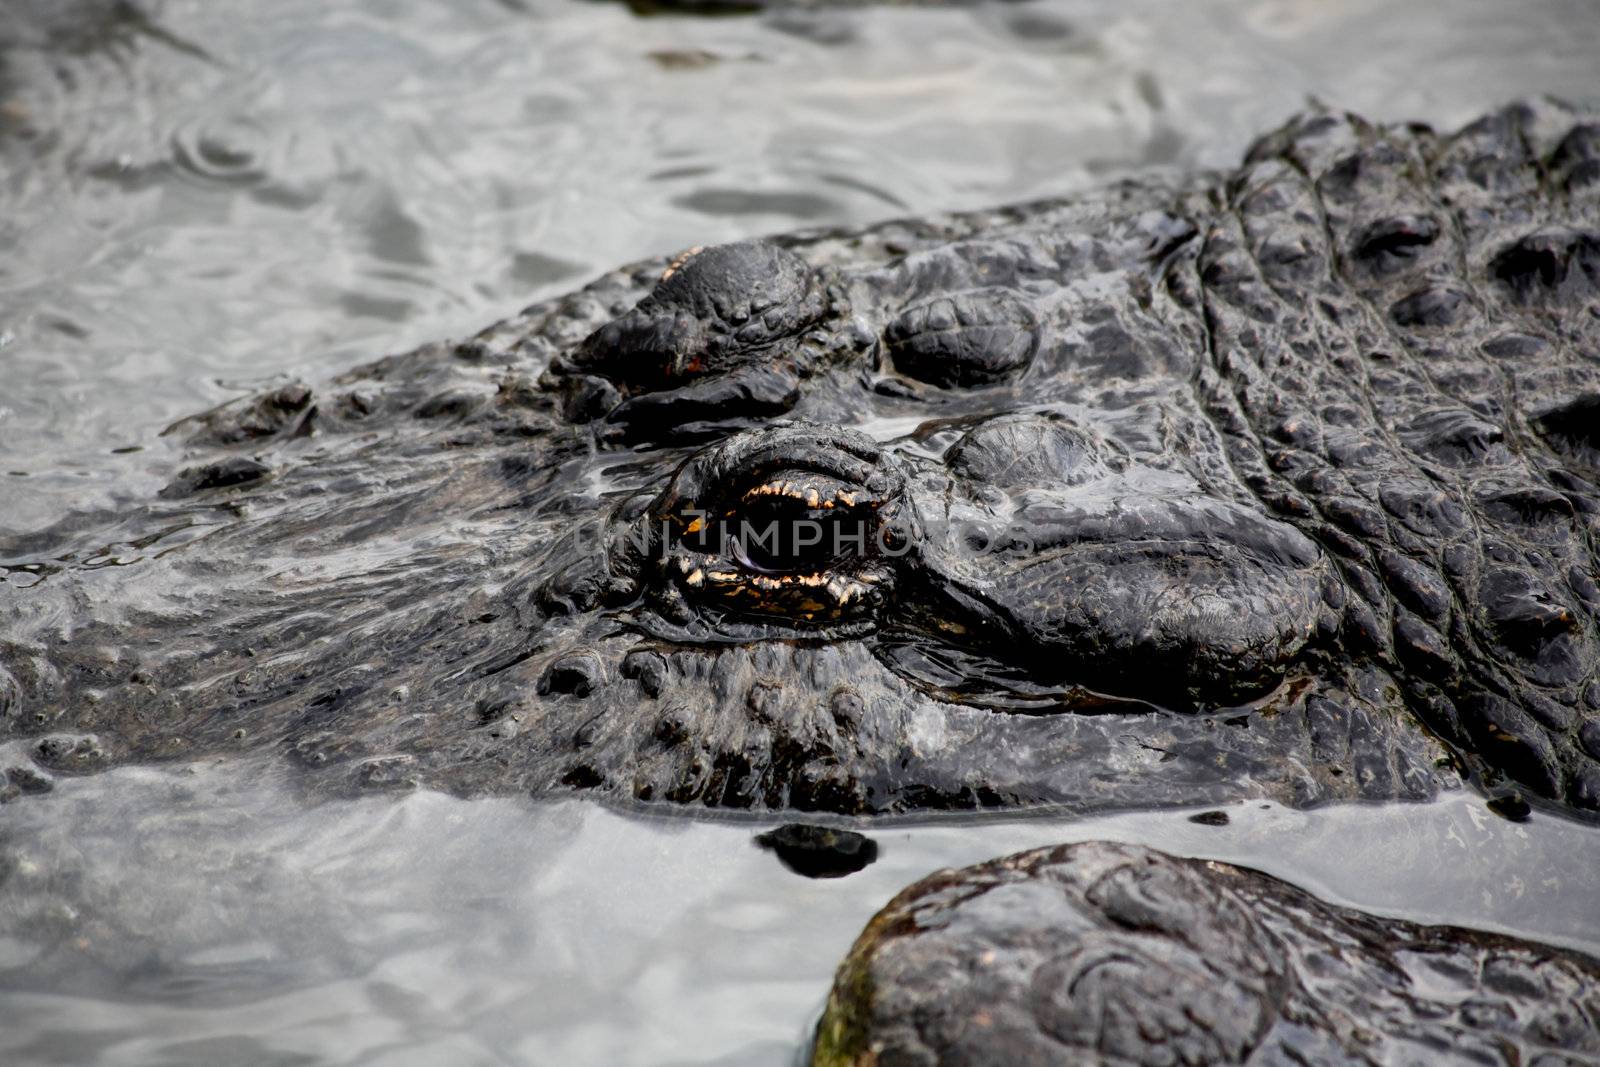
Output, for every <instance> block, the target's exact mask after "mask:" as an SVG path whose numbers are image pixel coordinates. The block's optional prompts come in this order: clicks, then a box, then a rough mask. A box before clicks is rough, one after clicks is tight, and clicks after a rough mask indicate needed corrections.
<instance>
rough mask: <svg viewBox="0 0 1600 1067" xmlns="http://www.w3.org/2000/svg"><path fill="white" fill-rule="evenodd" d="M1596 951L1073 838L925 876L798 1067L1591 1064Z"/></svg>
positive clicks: (864, 957) (902, 900)
mask: <svg viewBox="0 0 1600 1067" xmlns="http://www.w3.org/2000/svg"><path fill="white" fill-rule="evenodd" d="M1597 1056H1600V960H1595V959H1592V958H1590V957H1587V956H1583V955H1580V954H1578V953H1575V952H1571V951H1567V950H1563V949H1559V948H1552V947H1550V946H1548V945H1540V944H1537V943H1534V942H1529V941H1522V940H1518V939H1516V938H1512V937H1506V936H1504V935H1501V934H1491V933H1483V932H1479V931H1474V930H1464V929H1460V928H1457V927H1449V926H1419V925H1417V924H1416V923H1411V922H1406V921H1404V920H1400V919H1385V918H1379V917H1376V916H1371V915H1365V914H1362V913H1361V912H1358V911H1354V910H1352V909H1349V908H1341V907H1337V906H1335V905H1332V904H1327V903H1325V902H1323V901H1320V900H1317V899H1316V898H1315V897H1312V896H1311V895H1310V894H1308V893H1306V892H1304V891H1303V890H1300V889H1296V888H1295V887H1293V886H1291V885H1288V884H1286V883H1284V882H1280V881H1278V880H1277V879H1275V878H1271V877H1269V876H1267V875H1264V874H1260V873H1258V872H1256V871H1252V870H1248V869H1245V868H1242V867H1235V866H1233V865H1232V864H1227V863H1217V862H1212V861H1206V860H1193V859H1178V858H1176V857H1173V856H1168V855H1166V854H1164V853H1161V852H1156V851H1154V850H1153V849H1148V848H1142V847H1140V846H1137V845H1123V844H1112V843H1109V842H1103V841H1090V842H1085V843H1082V844H1076V845H1062V846H1058V847H1056V848H1048V849H1039V850H1037V851H1034V852H1024V853H1021V854H1020V855H1016V856H1008V857H1006V858H1004V859H998V860H991V861H990V862H988V863H983V864H979V865H978V866H975V867H968V868H966V869H965V870H961V871H940V872H939V873H937V874H934V875H932V876H930V877H928V878H926V879H924V880H923V881H921V882H918V883H917V884H915V885H913V886H911V887H910V888H908V889H906V890H904V891H903V892H902V893H900V895H899V896H897V897H895V899H894V900H892V901H890V902H889V904H888V905H887V906H886V907H885V908H884V909H883V911H881V912H879V913H878V914H877V915H876V916H874V918H873V919H872V922H871V923H869V924H868V926H867V928H866V930H864V931H863V932H862V934H861V937H860V938H859V939H858V940H857V941H856V944H855V946H854V948H852V949H851V950H850V954H849V956H847V957H846V959H845V961H844V963H843V964H842V965H841V966H840V968H839V974H838V978H837V979H836V981H835V983H834V987H833V992H832V994H831V996H830V997H829V998H828V1007H827V1010H826V1012H825V1013H824V1014H823V1017H822V1020H821V1022H820V1023H819V1024H818V1028H817V1044H816V1048H815V1052H814V1056H813V1059H812V1063H814V1064H816V1065H817V1067H847V1065H853V1067H866V1065H875V1067H891V1065H893V1067H916V1065H925V1064H926V1065H931V1064H949V1065H952V1067H954V1065H958V1064H991V1063H1004V1064H1011V1065H1016V1067H1025V1065H1031V1064H1060V1063H1072V1064H1084V1065H1086V1067H1087V1065H1093V1064H1151V1065H1155V1064H1185V1065H1188V1064H1194V1065H1199V1064H1225V1063H1253V1064H1304V1063H1355V1064H1378V1063H1446V1062H1450V1063H1499V1064H1508V1065H1510V1064H1531V1063H1538V1064H1549V1065H1551V1067H1554V1065H1556V1064H1576V1063H1592V1062H1594V1060H1595V1058H1596V1057H1597Z"/></svg>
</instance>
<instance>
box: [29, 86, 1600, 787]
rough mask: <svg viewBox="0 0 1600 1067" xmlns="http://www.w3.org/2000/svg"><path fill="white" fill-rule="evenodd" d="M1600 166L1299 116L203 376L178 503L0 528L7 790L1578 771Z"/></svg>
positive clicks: (1591, 609) (1302, 779) (1181, 781)
mask: <svg viewBox="0 0 1600 1067" xmlns="http://www.w3.org/2000/svg"><path fill="white" fill-rule="evenodd" d="M1597 157H1600V128H1597V127H1596V126H1595V125H1594V124H1593V123H1591V122H1588V121H1587V120H1585V119H1583V118H1582V117H1581V116H1577V115H1574V114H1572V113H1571V112H1569V111H1567V110H1565V109H1563V108H1561V107H1559V106H1556V105H1553V104H1541V105H1537V106H1519V107H1513V108H1510V109H1507V110H1506V111H1504V112H1500V113H1497V114H1495V115H1492V116H1490V117H1488V118H1486V119H1485V120H1483V121H1481V122H1479V123H1476V124H1474V125H1473V126H1471V127H1468V128H1467V129H1466V130H1464V131H1462V132H1460V133H1459V134H1456V135H1454V136H1451V137H1443V136H1439V135H1435V134H1433V133H1431V132H1428V131H1426V130H1422V129H1415V128H1396V129H1384V128H1378V127H1372V126H1369V125H1368V124H1366V123H1364V122H1362V121H1361V120H1359V119H1354V118H1349V117H1344V116H1339V115H1335V114H1331V113H1321V112H1318V113H1313V114H1311V115H1308V116H1305V117H1302V118H1300V119H1297V120H1295V121H1293V122H1291V123H1290V124H1289V125H1288V126H1287V127H1285V128H1284V129H1283V130H1281V131H1279V132H1278V133H1276V134H1273V135H1271V136H1269V137H1268V138H1266V139H1265V140H1264V141H1262V142H1261V143H1260V145H1259V146H1258V147H1257V148H1256V149H1255V150H1254V151H1253V152H1252V153H1251V156H1250V158H1249V160H1248V161H1247V163H1246V164H1245V166H1244V167H1243V168H1242V169H1240V170H1239V171H1238V172H1236V173H1234V174H1231V175H1226V176H1222V177H1217V176H1213V175H1200V176H1197V177H1196V178H1194V179H1193V180H1192V181H1191V182H1189V183H1187V184H1181V185H1177V186H1173V185H1163V184H1154V183H1124V184H1121V185H1117V186H1113V187H1111V188H1109V189H1106V190H1103V191H1101V192H1099V193H1097V194H1094V195H1093V196H1089V197H1084V198H1081V199H1078V200H1073V201H1064V202H1055V203H1046V204H1036V205H1027V206H1022V207H1016V208H1008V209H1001V210H996V211H991V212H983V213H977V214H973V215H963V216H956V217H950V218H945V219H937V220H932V221H927V222H915V223H891V224H887V225H884V226H880V227H877V228H874V229H872V230H868V231H864V232H855V233H842V232H831V233H819V234H811V235H804V236H800V237H793V238H786V239H780V240H777V241H773V242H757V243H749V244H743V245H736V246H728V247H724V248H720V249H711V250H701V251H699V252H697V253H690V254H686V255H684V256H681V257H678V258H677V259H675V260H673V261H670V262H668V261H658V262H655V263H650V264H645V265H642V266H639V267H635V268H631V269H628V270H624V271H619V272H617V273H615V274H612V275H609V276H607V277H604V278H602V279H600V280H598V281H597V282H595V283H594V284H593V285H591V286H590V287H588V288H587V289H585V290H583V291H581V292H579V293H576V294H573V295H572V296H569V297H565V298H561V299H558V300H554V301H550V302H548V303H545V304H541V305H537V306H535V307H533V308H530V309H528V310H527V311H526V312H524V313H523V314H522V315H520V316H518V317H516V318H514V319H511V320H509V321H507V322H505V323H501V324H500V325H498V326H496V327H493V328H491V329H489V330H487V331H485V332H484V333H483V334H481V335H480V336H478V337H477V338H474V339H472V340H471V341H468V342H466V343H463V344H459V345H435V346H429V347H427V348H424V349H421V350H419V351H417V352H413V353H409V354H406V355H402V356H397V357H393V358H390V359H387V360H383V361H380V362H378V363H376V364H373V365H371V366H369V367H366V368H363V369H360V370H357V371H354V372H352V373H350V374H347V375H345V376H343V377H341V378H339V379H337V380H335V381H334V382H332V383H330V384H329V385H326V386H321V387H318V388H316V389H312V388H310V387H308V386H305V385H302V384H300V383H293V384H290V385H287V386H285V387H283V388H281V389H278V390H275V391H273V392H271V393H269V394H265V395H262V396H259V397H255V398H251V399H249V400H246V401H243V402H240V403H238V404H234V405H230V406H228V407H225V408H222V409H219V410H217V411H214V412H210V413H207V414H205V415H202V416H198V417H196V418H194V419H191V420H187V421H186V422H185V423H182V424H180V425H179V426H177V427H175V428H174V430H173V434H174V436H175V437H178V438H180V439H182V440H183V441H184V442H185V447H186V449H187V452H188V456H187V459H186V460H185V461H184V466H183V469H182V470H181V471H179V472H178V473H176V474H175V475H174V477H173V479H172V481H171V484H170V485H169V486H168V488H167V489H166V491H165V492H164V493H163V495H162V497H161V499H159V500H155V501H149V500H138V501H130V502H129V504H128V506H127V507H126V508H124V509H121V510H119V512H118V513H117V514H114V515H100V516H75V517H73V518H72V519H71V520H69V521H67V522H64V523H63V524H61V526H59V527H58V528H55V529H52V530H48V531H44V532H42V533H40V534H39V535H38V536H36V537H34V538H31V539H29V541H28V542H27V543H25V544H22V545H19V546H15V547H14V548H12V549H11V550H10V551H8V552H6V553H5V554H4V558H3V560H0V562H4V563H6V564H8V565H9V566H10V568H11V571H10V573H11V581H10V583H9V584H8V585H7V587H6V589H5V591H4V593H3V595H4V597H5V603H4V605H3V608H0V610H4V612H5V617H4V621H3V622H0V672H3V673H0V730H3V731H4V735H5V736H8V737H10V738H12V739H13V744H12V745H10V746H9V751H10V752H11V753H12V756H11V757H9V758H10V760H11V764H12V765H14V766H15V767H16V768H17V771H16V772H15V773H13V775H12V785H13V788H14V789H18V790H20V789H23V788H27V787H25V786H24V785H22V784H21V783H22V782H24V781H30V782H31V781H44V782H46V783H47V782H48V776H49V775H50V774H54V773H60V772H63V771H65V772H70V771H73V770H78V769H88V768H92V767H95V766H101V765H104V764H106V763H114V762H126V761H134V760H151V759H167V758H196V757H201V756H210V755H216V754H223V753H231V754H243V753H256V752H279V753H283V754H286V755H287V756H289V757H290V758H291V759H293V760H295V761H296V762H298V763H300V764H302V765H304V766H305V767H307V768H308V769H309V770H310V772H311V773H310V774H309V775H308V778H307V782H308V784H310V785H312V786H314V787H318V788H322V789H328V790H334V791H342V790H346V789H349V788H354V787H390V786H408V785H415V784H425V785H429V786H435V787H442V788H447V789H452V790H457V791H461V792H469V793H478V792H522V791H529V792H533V793H536V794H542V793H547V792H551V791H558V790H570V789H578V790H588V791H591V792H593V793H595V794H597V795H602V796H606V797H611V798H632V799H637V800H648V801H659V800H668V801H674V802H679V803H685V804H696V805H709V806H716V807H729V808H748V809H772V810H776V809H800V810H814V811H827V812H836V813H843V814H890V813H901V812H917V811H936V810H948V809H965V808H975V807H1021V806H1029V805H1041V804H1053V805H1060V806H1063V807H1065V808H1068V809H1071V810H1103V809H1109V808H1117V807H1153V806H1165V805H1186V804H1216V803H1222V802H1226V801H1229V800H1235V799H1239V798H1243V797H1252V798H1271V799H1275V800H1278V801H1281V802H1283V803H1286V804H1293V805H1306V804H1312V803H1317V802H1321V801H1326V800H1332V799H1341V798H1370V799H1422V798H1427V797H1430V796H1433V795H1436V794H1437V792H1438V791H1439V790H1441V789H1448V788H1452V787H1455V786H1456V785H1458V784H1459V783H1460V780H1461V776H1462V774H1463V772H1465V773H1467V774H1469V775H1476V776H1478V777H1479V778H1481V779H1482V781H1483V783H1484V784H1485V785H1486V786H1487V787H1488V788H1490V789H1491V790H1497V791H1503V790H1507V789H1515V790H1522V791H1526V792H1529V793H1531V794H1533V795H1536V796H1539V797H1544V798H1547V799H1549V800H1550V801H1552V802H1554V803H1557V804H1559V805H1563V806H1565V807H1567V808H1569V809H1572V810H1576V811H1594V810H1595V809H1596V808H1597V807H1600V761H1597V756H1600V722H1597V712H1596V708H1597V706H1600V684H1597V683H1596V680H1595V679H1596V665H1597V663H1600V637H1597V632H1596V613H1597V612H1600V590H1597V587H1596V584H1595V575H1596V573H1597V566H1596V560H1595V555H1594V543H1593V539H1594V522H1595V519H1594V515H1595V509H1596V507H1597V506H1600V490H1597V488H1596V479H1597V478H1600V440H1597V438H1596V436H1595V434H1596V429H1595V426H1596V424H1595V422H1594V421H1593V420H1592V419H1590V418H1589V417H1588V416H1589V415H1590V414H1592V412H1593V411H1594V410H1595V408H1596V405H1597V404H1600V401H1597V400H1596V397H1600V361H1597V360H1596V358H1595V353H1596V351H1597V350H1600V345H1597V338H1600V316H1597V311H1596V309H1597V301H1600V281H1597V277H1600V266H1597V260H1596V248H1597V247H1600V245H1597V238H1596V236H1595V235H1596V234H1597V233H1600V224H1597V221H1596V205H1597V203H1600V199H1597V197H1600V182H1597V181H1596V179H1597V177H1600V163H1597ZM697 514H699V515H702V516H703V517H704V518H705V521H707V522H708V524H709V526H710V527H711V528H716V527H718V525H719V524H722V523H725V522H734V523H737V522H739V521H741V520H746V519H750V520H756V519H759V520H761V521H763V522H765V521H771V520H774V519H776V520H778V521H780V522H781V523H784V524H789V523H792V522H794V521H798V520H802V519H803V520H806V521H812V522H816V523H818V524H819V526H820V527H821V528H822V529H823V530H824V531H825V532H826V535H827V536H828V538H829V540H830V541H831V535H832V534H834V533H836V532H837V533H840V534H841V535H842V536H843V537H844V538H847V539H848V538H850V537H853V536H855V535H857V534H863V535H864V536H863V537H862V540H861V542H859V543H860V544H861V547H860V548H859V549H855V548H851V549H849V550H846V551H841V552H837V553H836V552H833V551H831V550H828V549H819V548H818V547H817V546H815V545H801V544H799V543H798V542H797V541H796V540H793V539H791V540H790V541H787V542H784V543H782V544H779V545H777V546H775V547H773V548H770V549H765V550H762V551H758V552H757V553H756V554H755V555H752V554H751V552H750V551H749V550H748V546H734V547H733V548H729V547H728V546H727V545H725V544H721V543H719V542H717V541H716V540H715V539H714V538H711V537H710V536H709V535H708V533H707V532H706V528H696V527H695V526H694V522H695V518H696V516H697ZM111 564H119V565H116V566H113V565H111ZM24 754H27V756H28V760H26V761H25V760H24V759H23V756H24ZM29 761H31V762H29Z"/></svg>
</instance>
